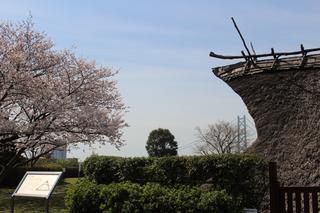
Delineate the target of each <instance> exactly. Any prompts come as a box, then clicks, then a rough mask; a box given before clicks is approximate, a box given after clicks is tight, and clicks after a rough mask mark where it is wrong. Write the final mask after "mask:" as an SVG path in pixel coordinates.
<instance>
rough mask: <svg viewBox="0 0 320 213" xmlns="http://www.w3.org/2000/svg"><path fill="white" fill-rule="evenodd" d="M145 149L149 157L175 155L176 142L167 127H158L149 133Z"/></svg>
mask: <svg viewBox="0 0 320 213" xmlns="http://www.w3.org/2000/svg"><path fill="white" fill-rule="evenodd" d="M146 149H147V152H148V154H149V156H150V157H164V156H175V155H177V154H178V152H177V149H178V143H177V142H176V141H175V140H174V136H173V135H172V134H171V132H170V131H169V130H168V129H161V128H159V129H155V130H153V131H151V133H150V134H149V137H148V141H147V145H146Z"/></svg>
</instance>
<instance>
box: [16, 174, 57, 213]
mask: <svg viewBox="0 0 320 213" xmlns="http://www.w3.org/2000/svg"><path fill="white" fill-rule="evenodd" d="M61 175H62V172H33V171H29V172H26V174H25V175H24V176H23V178H22V180H21V181H20V183H19V185H18V187H17V188H16V190H15V191H14V192H13V194H12V195H11V213H13V212H14V198H15V197H35V198H44V199H46V213H48V212H49V199H50V196H51V194H52V192H53V190H54V188H55V186H56V185H57V183H58V181H59V179H60V177H61Z"/></svg>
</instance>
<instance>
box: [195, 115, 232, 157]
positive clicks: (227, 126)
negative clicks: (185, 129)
mask: <svg viewBox="0 0 320 213" xmlns="http://www.w3.org/2000/svg"><path fill="white" fill-rule="evenodd" d="M196 131H197V141H198V142H199V145H198V146H197V148H196V149H197V152H198V153H200V154H203V155H208V154H213V153H217V154H222V153H231V152H236V151H238V150H237V142H238V129H237V127H236V126H234V125H232V124H231V123H230V122H226V121H220V122H218V123H215V124H209V125H208V128H207V129H204V130H202V129H200V127H197V128H196Z"/></svg>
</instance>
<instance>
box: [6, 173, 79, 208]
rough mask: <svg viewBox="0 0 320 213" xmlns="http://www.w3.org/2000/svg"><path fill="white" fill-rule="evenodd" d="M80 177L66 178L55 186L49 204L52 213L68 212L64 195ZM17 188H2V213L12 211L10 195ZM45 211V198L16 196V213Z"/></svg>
mask: <svg viewBox="0 0 320 213" xmlns="http://www.w3.org/2000/svg"><path fill="white" fill-rule="evenodd" d="M77 179H78V178H66V179H64V180H63V181H62V182H60V184H59V185H58V186H57V187H56V188H55V190H54V191H53V194H52V197H51V199H50V204H49V212H50V213H58V212H62V213H63V212H67V211H66V208H65V206H64V196H65V193H66V189H67V188H68V187H69V186H70V184H74V183H75V182H76V181H77ZM14 190H15V188H0V213H9V212H10V197H11V194H12V193H13V191H14ZM35 212H37V213H38V212H45V200H44V199H39V198H20V197H16V198H15V213H35Z"/></svg>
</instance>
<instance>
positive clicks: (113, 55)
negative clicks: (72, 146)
mask: <svg viewBox="0 0 320 213" xmlns="http://www.w3.org/2000/svg"><path fill="white" fill-rule="evenodd" d="M319 9H320V2H319V1H289V0H286V1H275V0H272V1H253V0H251V1H228V0H224V1H212V0H208V1H204V0H194V1H191V0H190V1H186V0H184V1H182V0H175V1H168V0H162V1H152V0H143V1H139V0H137V1H121V0H119V1H106V0H104V1H103V0H101V1H95V0H90V1H80V0H77V1H76V0H74V1H71V0H69V1H67V0H55V1H40V0H38V1H37V0H28V1H27V0H19V1H18V0H7V1H1V7H0V20H1V21H20V20H23V19H25V18H27V17H28V15H29V13H31V14H32V16H33V20H34V22H35V25H36V28H37V29H38V30H40V31H43V32H45V33H46V34H47V35H48V37H50V38H51V39H52V40H53V41H54V42H55V43H56V47H57V48H58V49H63V48H72V47H76V49H75V52H76V53H77V54H78V55H79V56H82V57H85V58H88V59H95V60H96V61H97V62H98V64H101V65H106V66H111V67H113V68H114V69H116V70H119V71H120V72H119V74H118V76H117V77H116V78H117V80H118V88H119V90H120V92H121V93H122V96H123V98H124V101H125V103H126V104H127V105H128V106H129V107H130V110H129V112H128V113H127V114H126V116H125V117H126V120H127V122H128V123H129V125H130V127H128V128H126V129H125V130H124V139H125V140H126V144H127V145H126V146H124V147H123V148H122V149H121V150H120V151H117V150H116V149H115V148H113V147H111V146H101V147H99V146H95V148H94V152H96V153H99V154H104V155H120V156H144V155H147V153H146V151H145V143H146V140H147V137H148V134H149V132H150V131H151V130H153V129H155V128H159V127H162V128H168V129H170V131H171V132H172V133H173V134H174V135H175V137H176V140H177V141H178V145H179V146H180V147H181V148H182V149H180V150H179V154H180V155H186V154H192V153H193V145H194V143H193V142H194V141H195V133H196V132H195V130H194V128H195V127H196V126H200V127H205V126H206V125H207V124H209V123H214V122H216V121H219V120H227V121H233V120H235V119H236V116H237V115H242V114H247V110H246V107H245V106H244V104H243V103H242V100H241V99H240V97H239V96H237V95H236V94H235V93H234V92H233V91H232V90H231V89H230V88H229V87H228V86H227V85H226V84H225V83H223V82H222V81H220V80H218V79H217V78H215V77H214V76H213V74H212V73H211V68H212V67H215V66H219V65H226V64H229V63H233V62H231V61H221V60H217V59H213V58H209V57H208V54H209V52H210V51H215V52H217V53H224V54H239V52H240V51H241V50H242V49H243V47H242V43H241V41H240V40H239V38H238V35H237V33H236V31H235V29H234V27H233V25H232V22H231V20H230V17H231V16H233V17H235V19H236V21H237V23H238V25H239V27H240V29H241V31H242V33H243V34H244V36H245V38H246V40H247V41H252V42H253V44H254V46H255V49H256V51H257V52H267V51H268V52H269V51H270V48H271V47H274V48H275V50H277V51H285V50H288V51H289V50H296V49H298V48H299V45H300V43H303V44H304V46H305V47H306V48H311V47H319V46H320V42H319V40H320V27H319V26H320V24H319V22H320V21H319V20H320V13H319ZM91 153H92V149H89V148H88V147H82V148H81V149H78V150H72V152H71V153H69V157H73V156H75V157H80V158H81V159H84V158H85V157H86V156H88V155H90V154H91Z"/></svg>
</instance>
